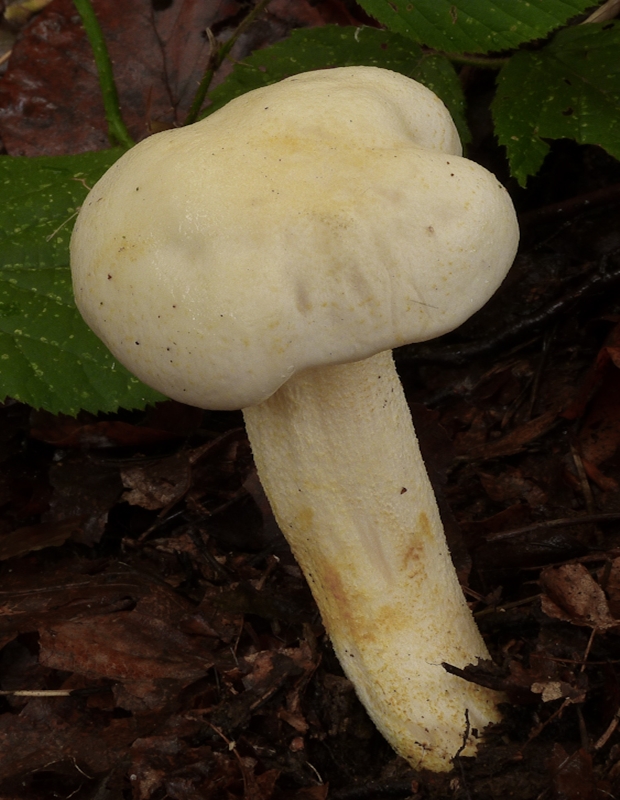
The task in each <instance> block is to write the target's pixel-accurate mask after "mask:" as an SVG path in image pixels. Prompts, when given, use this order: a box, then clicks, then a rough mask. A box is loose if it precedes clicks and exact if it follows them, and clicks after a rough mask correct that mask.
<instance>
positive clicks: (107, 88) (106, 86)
mask: <svg viewBox="0 0 620 800" xmlns="http://www.w3.org/2000/svg"><path fill="white" fill-rule="evenodd" d="M73 4H74V5H75V8H76V9H77V12H78V14H79V15H80V17H81V19H82V24H83V25H84V30H85V31H86V36H87V37H88V41H89V43H90V46H91V47H92V50H93V54H94V56H95V65H96V67H97V76H98V77H99V86H100V87H101V95H102V97H103V107H104V109H105V118H106V121H107V123H108V137H109V139H110V141H111V143H112V144H119V145H121V146H122V147H126V148H130V147H133V146H134V144H135V142H134V140H133V139H132V138H131V136H130V135H129V131H128V130H127V128H126V126H125V123H124V122H123V118H122V116H121V110H120V105H119V101H118V92H117V91H116V84H115V83H114V73H113V71H112V62H111V60H110V55H109V53H108V48H107V47H106V43H105V39H104V38H103V32H102V30H101V26H100V25H99V21H98V20H97V17H96V15H95V12H94V11H93V7H92V5H91V3H90V0H73Z"/></svg>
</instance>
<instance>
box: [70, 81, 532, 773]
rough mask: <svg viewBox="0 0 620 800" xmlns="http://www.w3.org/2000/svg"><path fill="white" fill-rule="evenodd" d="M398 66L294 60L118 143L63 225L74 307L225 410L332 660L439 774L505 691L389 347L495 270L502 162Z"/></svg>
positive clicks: (454, 306)
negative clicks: (468, 151) (485, 164)
mask: <svg viewBox="0 0 620 800" xmlns="http://www.w3.org/2000/svg"><path fill="white" fill-rule="evenodd" d="M460 154H461V146H460V142H459V138H458V134H457V132H456V129H455V126H454V124H453V122H452V119H451V118H450V115H449V113H448V112H447V110H446V108H445V106H444V105H443V104H442V102H441V101H440V100H439V99H438V98H437V97H436V96H435V95H434V94H433V93H432V92H431V91H429V90H428V89H426V88H425V87H423V86H422V85H420V84H419V83H416V82H415V81H413V80H410V79H409V78H406V77H404V76H403V75H400V74H397V73H394V72H390V71H388V70H383V69H378V68H374V67H349V68H339V69H330V70H323V71H317V72H309V73H305V74H301V75H295V76H294V77H291V78H288V79H286V80H284V81H281V82H280V83H277V84H274V85H271V86H268V87H265V88H261V89H257V90H255V91H252V92H249V93H248V94H245V95H243V96H242V97H239V98H237V99H235V100H233V101H232V102H230V103H229V104H228V105H227V106H225V107H224V108H222V109H220V110H219V111H217V112H215V113H214V114H213V115H212V116H209V117H207V118H206V119H205V120H203V121H201V122H198V123H196V124H194V125H191V126H189V127H187V128H183V129H180V130H174V131H167V132H164V133H159V134H157V135H155V136H152V137H151V138H149V139H147V140H145V141H144V142H142V143H141V144H139V145H137V146H136V147H135V148H133V149H132V150H130V151H129V152H128V153H126V154H125V155H124V156H123V157H122V158H121V159H120V160H119V161H118V162H117V163H116V164H115V165H114V166H113V167H112V168H111V169H110V170H109V171H108V172H107V174H106V175H104V176H103V178H102V179H101V180H100V181H99V182H98V183H97V184H96V186H95V187H94V188H93V189H92V191H91V192H90V194H89V196H88V198H87V200H86V202H85V204H84V206H83V208H82V210H81V212H80V214H79V217H78V220H77V224H76V226H75V231H74V233H73V237H72V242H71V266H72V271H73V281H74V287H75V296H76V301H77V304H78V308H79V309H80V311H81V313H82V315H83V316H84V318H85V320H86V322H87V323H88V324H89V325H90V327H91V328H92V329H93V330H94V332H95V333H96V334H97V335H98V336H99V337H100V338H101V339H102V340H103V341H104V343H105V344H106V345H107V346H108V347H109V348H110V350H111V351H112V353H113V354H114V355H115V356H116V358H117V359H118V360H119V361H120V362H122V363H123V364H125V365H126V366H127V367H128V368H129V369H130V370H132V371H133V372H134V373H135V375H137V376H138V377H139V378H140V379H142V380H143V381H144V382H146V383H147V384H150V385H151V386H153V387H155V388H157V389H159V390H160V391H161V392H163V393H164V394H166V395H168V396H169V397H172V398H175V399H177V400H180V401H183V402H185V403H189V404H193V405H196V406H200V407H202V408H206V409H239V408H240V409H243V413H244V416H245V421H246V425H247V431H248V435H249V438H250V442H251V445H252V450H253V453H254V458H255V461H256V466H257V469H258V474H259V476H260V479H261V481H262V483H263V486H264V488H265V491H266V493H267V496H268V498H269V500H270V502H271V505H272V508H273V511H274V514H275V517H276V519H277V521H278V524H279V526H280V528H281V530H282V532H283V533H284V535H285V537H286V538H287V540H288V541H289V543H290V545H291V548H292V550H293V553H294V555H295V557H296V559H297V561H298V563H299V564H300V566H301V568H302V570H303V572H304V575H305V576H306V578H307V580H308V583H309V584H310V587H311V589H312V592H313V594H314V597H315V599H316V602H317V605H318V607H319V609H320V612H321V615H322V618H323V622H324V624H325V628H326V630H327V632H328V633H329V636H330V638H331V641H332V643H333V646H334V649H335V651H336V654H337V655H338V658H339V659H340V663H341V664H342V667H343V669H344V672H345V673H346V675H347V676H348V677H349V678H350V680H351V681H352V683H353V684H354V686H355V689H356V691H357V694H358V696H359V697H360V699H361V701H362V703H363V704H364V705H365V707H366V709H367V711H368V713H369V715H370V716H371V718H372V719H373V720H374V722H375V724H376V725H377V727H378V728H379V729H380V731H381V732H382V733H383V734H384V736H385V737H386V739H387V740H388V741H389V742H390V743H391V744H392V746H393V747H394V749H395V750H396V751H397V752H398V753H400V754H401V755H403V756H404V757H405V758H407V759H408V760H409V761H410V762H411V764H413V765H414V766H416V767H424V768H427V769H431V770H436V771H444V770H448V769H450V768H451V759H452V758H453V757H454V756H455V754H456V753H457V752H459V753H463V754H465V755H472V754H474V753H475V750H476V745H477V742H478V740H479V739H480V737H481V734H482V731H483V729H484V728H485V726H486V725H487V724H488V723H490V722H494V721H497V720H498V719H499V713H498V710H497V704H498V702H499V701H500V700H501V696H500V695H498V694H497V693H495V692H493V691H491V690H489V689H486V688H482V687H480V686H478V685H475V684H473V683H470V682H468V681H465V680H463V679H462V678H460V677H457V676H455V675H452V674H448V672H447V671H446V670H445V669H444V667H443V666H442V663H443V662H448V663H450V664H452V665H454V666H456V667H459V668H463V667H465V666H466V665H468V664H472V663H475V662H477V660H478V659H485V658H487V657H488V653H487V650H486V647H485V645H484V643H483V641H482V638H481V636H480V634H479V632H478V630H477V628H476V625H475V623H474V620H473V617H472V615H471V613H470V610H469V609H468V607H467V605H466V603H465V600H464V597H463V593H462V590H461V587H460V585H459V583H458V580H457V577H456V574H455V571H454V568H453V566H452V563H451V560H450V555H449V552H448V549H447V546H446V542H445V537H444V533H443V529H442V524H441V521H440V518H439V514H438V511H437V505H436V502H435V498H434V494H433V491H432V488H431V486H430V483H429V480H428V478H427V475H426V471H425V468H424V465H423V462H422V459H421V456H420V452H419V449H418V444H417V441H416V436H415V432H414V429H413V424H412V421H411V416H410V413H409V409H408V406H407V402H406V400H405V397H404V394H403V390H402V388H401V384H400V381H399V379H398V376H397V374H396V371H395V368H394V363H393V360H392V355H391V350H392V348H394V347H397V346H399V345H404V344H407V343H410V342H417V341H423V340H427V339H430V338H433V337H436V336H440V335H441V334H444V333H446V332H447V331H450V330H452V329H454V328H456V327H457V326H458V325H460V324H461V323H462V322H463V321H464V320H465V319H467V318H468V317H469V316H470V315H471V314H473V313H474V312H475V311H476V310H477V309H479V308H480V307H481V306H482V305H483V304H484V303H485V302H486V301H487V299H488V298H489V297H490V296H491V295H492V294H493V293H494V292H495V290H496V289H497V287H498V286H499V284H500V283H501V281H502V280H503V278H504V276H505V274H506V272H507V270H508V268H509V266H510V265H511V263H512V260H513V258H514V254H515V251H516V247H517V240H518V230H517V224H516V220H515V214H514V210H513V207H512V204H511V201H510V199H509V197H508V194H507V192H506V191H505V189H504V188H503V187H502V186H501V185H500V184H499V182H498V181H497V179H496V178H495V177H494V176H493V175H491V174H490V173H489V172H487V171H486V170H485V169H483V168H482V167H480V166H479V165H478V164H475V163H473V162H471V161H468V160H466V159H464V158H462V157H461V155H460Z"/></svg>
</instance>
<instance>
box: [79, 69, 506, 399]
mask: <svg viewBox="0 0 620 800" xmlns="http://www.w3.org/2000/svg"><path fill="white" fill-rule="evenodd" d="M460 152H461V148H460V143H459V140H458V135H457V132H456V129H455V127H454V124H453V122H452V120H451V118H450V115H449V114H448V111H447V110H446V108H445V107H444V105H443V104H442V103H441V101H440V100H438V98H437V97H436V96H435V95H434V94H433V93H432V92H430V91H429V90H428V89H426V88H425V87H423V86H421V85H420V84H418V83H416V82H415V81H412V80H410V79H408V78H406V77H404V76H402V75H400V74H397V73H393V72H389V71H387V70H382V69H377V68H374V67H350V68H341V69H332V70H323V71H318V72H309V73H305V74H303V75H297V76H295V77H292V78H288V79H287V80H284V81H282V82H280V83H277V84H274V85H272V86H268V87H266V88H263V89H257V90H255V91H253V92H249V93H248V94H246V95H243V96H242V97H239V98H237V99H236V100H234V101H232V102H231V103H229V104H228V105H227V106H225V107H224V108H222V109H221V110H219V111H217V112H215V113H214V114H213V115H212V116H210V117H208V118H207V119H205V120H203V121H202V122H199V123H196V124H195V125H192V126H189V127H188V128H183V129H180V130H175V131H167V132H165V133H160V134H158V135H155V136H152V137H151V138H149V139H147V140H146V141H144V142H142V143H141V144H139V145H137V146H136V147H135V148H133V149H132V150H130V151H129V152H128V153H127V154H126V155H124V156H123V157H122V158H121V159H120V160H119V161H118V162H117V163H116V164H115V165H114V166H113V167H112V168H111V169H110V170H109V171H108V172H107V173H106V175H104V177H103V178H102V179H101V180H100V181H99V182H98V183H97V184H96V186H95V187H94V188H93V190H92V191H91V193H90V194H89V196H88V198H87V200H86V202H85V204H84V206H83V208H82V210H81V212H80V215H79V217H78V221H77V224H76V227H75V231H74V234H73V238H72V242H71V263H72V271H73V280H74V287H75V294H76V300H77V304H78V307H79V309H80V311H81V312H82V314H83V316H84V318H85V319H86V321H87V323H88V324H89V325H90V326H91V328H92V329H93V330H94V331H95V333H96V334H97V335H98V336H99V337H100V338H101V339H102V340H103V341H104V342H105V343H106V344H107V345H108V347H109V348H110V350H111V351H112V352H113V353H114V354H115V356H116V357H117V358H118V359H119V360H120V361H121V362H122V363H123V364H125V365H126V366H127V367H128V368H129V369H130V370H131V371H132V372H134V373H135V374H136V375H137V376H138V377H139V378H141V379H142V380H143V381H145V382H146V383H148V384H151V385H152V386H155V387H156V388H158V389H159V390H160V391H162V392H163V393H164V394H166V395H168V396H169V397H172V398H176V399H178V400H181V401H183V402H186V403H189V404H192V405H197V406H200V407H203V408H213V409H233V408H245V407H247V406H251V405H255V404H257V403H260V402H262V401H263V400H265V399H266V398H268V397H269V396H271V395H272V394H273V393H274V392H275V391H276V390H277V389H278V388H279V387H280V386H281V385H282V384H283V383H285V382H286V381H287V380H288V379H289V378H290V377H291V376H292V375H294V374H295V373H298V372H301V371H303V370H305V369H307V368H309V367H316V366H320V365H324V364H341V363H346V362H349V361H359V360H361V359H364V358H366V357H368V356H371V355H374V354H375V353H379V352H381V351H384V350H389V349H391V348H393V347H397V346H399V345H403V344H407V343H410V342H414V341H423V340H426V339H430V338H433V337H436V336H440V335H441V334H443V333H446V332H447V331H450V330H452V329H453V328H455V327H457V326H458V325H460V324H461V323H462V322H463V321H464V320H465V319H467V318H468V317H469V316H471V314H473V313H474V312H475V311H476V310H477V309H478V308H480V307H481V306H482V305H483V304H484V303H485V302H486V301H487V300H488V298H489V297H490V296H491V295H492V294H493V293H494V292H495V291H496V289H497V287H498V286H499V284H500V283H501V281H502V279H503V277H504V275H505V273H506V271H507V269H508V267H509V266H510V264H511V263H512V260H513V257H514V253H515V250H516V246H517V239H518V232H517V224H516V219H515V214H514V210H513V208H512V204H511V202H510V199H509V197H508V195H507V193H506V191H505V189H504V188H503V187H502V186H501V185H500V184H499V183H498V181H497V180H496V178H495V177H494V176H493V175H491V174H490V173H489V172H487V171H486V170H485V169H483V168H482V167H480V166H479V165H477V164H475V163H473V162H471V161H467V160H465V159H463V158H461V157H460Z"/></svg>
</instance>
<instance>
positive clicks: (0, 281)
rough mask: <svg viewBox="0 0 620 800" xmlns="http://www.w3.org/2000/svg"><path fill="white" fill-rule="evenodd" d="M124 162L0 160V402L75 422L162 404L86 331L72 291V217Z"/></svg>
mask: <svg viewBox="0 0 620 800" xmlns="http://www.w3.org/2000/svg"><path fill="white" fill-rule="evenodd" d="M122 152H123V151H122V150H120V149H117V150H107V151H103V152H101V153H84V154H82V155H77V156H56V157H44V158H10V157H9V156H2V157H0V196H1V197H2V203H1V204H0V400H1V399H2V398H4V397H6V396H9V397H13V398H15V399H16V400H21V401H23V402H25V403H29V404H30V405H32V406H34V407H35V408H45V409H47V410H48V411H52V412H54V413H57V412H62V413H65V414H76V413H77V412H78V411H79V410H80V409H85V410H87V411H93V412H97V411H114V410H116V409H117V408H119V407H121V406H122V407H125V408H137V407H144V405H146V404H147V403H152V402H156V401H157V400H161V399H162V397H161V395H159V394H157V393H156V392H153V391H152V390H151V389H149V388H147V387H146V386H144V385H143V384H141V383H140V382H139V381H138V380H137V379H136V378H134V377H133V376H132V375H130V373H129V372H127V370H126V369H125V368H124V367H122V366H121V365H120V364H119V363H118V362H117V361H116V360H115V359H114V358H113V357H112V355H111V354H110V353H109V351H108V350H107V349H106V348H105V347H104V345H103V344H102V343H101V342H100V341H99V339H97V337H96V336H95V335H94V334H93V333H92V332H91V331H90V330H89V328H88V327H87V326H86V324H85V323H84V322H83V320H82V318H81V317H80V315H79V313H78V310H77V308H76V307H75V303H74V300H73V291H72V288H71V275H70V270H69V239H70V236H71V231H72V229H73V224H74V221H75V217H76V215H77V212H78V210H79V207H80V205H81V203H82V201H83V200H84V198H85V197H86V194H87V192H88V189H89V187H91V186H92V185H93V184H94V182H95V181H96V180H97V179H98V178H99V177H100V176H101V175H102V174H103V173H104V172H105V171H106V170H107V169H108V167H110V166H111V165H112V164H113V163H114V161H116V159H117V158H118V157H119V156H120V155H121V154H122Z"/></svg>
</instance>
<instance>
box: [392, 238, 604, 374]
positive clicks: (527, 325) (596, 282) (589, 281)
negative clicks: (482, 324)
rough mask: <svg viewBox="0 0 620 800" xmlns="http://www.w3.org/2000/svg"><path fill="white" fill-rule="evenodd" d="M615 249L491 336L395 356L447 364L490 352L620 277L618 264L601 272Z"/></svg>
mask: <svg viewBox="0 0 620 800" xmlns="http://www.w3.org/2000/svg"><path fill="white" fill-rule="evenodd" d="M617 252H618V251H614V252H613V253H611V254H609V255H607V256H605V257H604V258H603V259H601V265H600V268H599V269H596V270H593V274H590V275H589V276H588V277H587V278H586V279H585V280H584V282H583V283H582V284H581V285H580V286H577V288H576V289H573V290H572V291H570V292H568V293H567V294H565V295H563V296H562V297H559V298H557V299H556V300H552V301H551V302H550V303H547V305H546V306H543V307H542V308H540V309H538V311H534V312H533V313H532V314H529V315H528V316H526V317H522V318H521V319H520V320H519V321H518V322H516V323H515V324H514V325H510V326H509V327H507V328H504V329H503V330H501V331H499V332H498V333H496V334H495V336H492V337H488V338H485V339H478V340H476V341H474V342H471V343H468V344H460V345H452V346H446V347H443V348H439V347H423V346H420V345H411V344H410V345H407V346H406V347H403V348H401V349H400V350H398V351H397V358H398V360H399V361H400V362H401V363H404V364H451V365H454V366H462V365H463V364H468V363H469V362H470V361H471V360H472V359H474V358H476V357H478V356H482V355H486V354H488V353H492V352H494V351H495V350H497V349H498V348H499V347H501V346H502V345H505V344H507V343H509V342H511V341H513V340H515V339H517V338H519V337H521V336H523V335H525V334H528V333H530V332H531V331H532V330H533V329H535V328H538V327H539V326H540V325H542V324H543V323H548V322H550V321H551V320H553V319H555V318H556V317H558V316H560V315H561V314H563V313H564V312H565V311H566V309H567V308H569V307H570V306H573V305H574V304H575V303H576V302H577V301H578V300H581V299H582V298H583V297H587V296H589V295H590V294H594V292H595V291H600V290H601V289H604V288H606V287H607V286H610V285H612V284H614V283H616V282H617V281H619V280H620V266H617V267H616V268H615V269H613V270H611V271H610V272H603V271H602V267H604V265H605V263H606V261H607V260H608V259H609V257H610V256H615V255H617Z"/></svg>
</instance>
